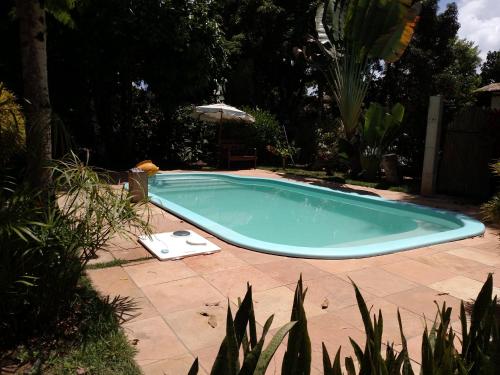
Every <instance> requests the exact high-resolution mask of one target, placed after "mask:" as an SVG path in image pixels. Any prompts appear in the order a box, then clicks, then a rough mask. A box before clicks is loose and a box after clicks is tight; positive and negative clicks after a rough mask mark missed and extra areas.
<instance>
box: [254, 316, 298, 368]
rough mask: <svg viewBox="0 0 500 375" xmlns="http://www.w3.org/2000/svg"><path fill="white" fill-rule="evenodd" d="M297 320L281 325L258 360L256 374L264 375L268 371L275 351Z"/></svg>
mask: <svg viewBox="0 0 500 375" xmlns="http://www.w3.org/2000/svg"><path fill="white" fill-rule="evenodd" d="M295 323H296V322H288V323H287V324H285V325H284V326H283V327H281V328H280V329H279V330H278V332H276V334H275V335H274V336H273V338H272V339H271V342H270V343H269V345H267V347H266V349H265V350H264V351H263V352H262V354H261V355H260V357H259V360H258V362H257V366H256V368H255V371H254V373H253V374H254V375H264V374H265V373H266V370H267V367H268V366H269V362H271V359H272V358H273V355H274V353H275V352H276V350H277V349H278V347H279V346H280V344H281V342H282V341H283V339H284V338H285V336H286V335H287V334H288V332H289V331H290V330H291V329H292V327H293V326H294V325H295Z"/></svg>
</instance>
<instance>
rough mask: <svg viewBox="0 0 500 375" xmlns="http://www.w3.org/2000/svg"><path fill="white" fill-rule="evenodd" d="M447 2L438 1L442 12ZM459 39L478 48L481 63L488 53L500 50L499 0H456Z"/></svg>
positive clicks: (445, 0) (444, 0) (443, 0)
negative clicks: (474, 44)
mask: <svg viewBox="0 0 500 375" xmlns="http://www.w3.org/2000/svg"><path fill="white" fill-rule="evenodd" d="M451 2H452V1H449V0H440V1H439V6H440V9H441V10H443V9H445V7H446V4H447V3H451ZM455 3H457V6H458V22H460V30H459V31H458V34H459V36H460V38H466V39H468V40H472V41H474V42H475V43H476V45H478V46H479V50H480V51H481V53H480V56H481V58H482V59H483V61H484V60H485V59H486V53H487V52H488V51H497V50H500V0H456V1H455Z"/></svg>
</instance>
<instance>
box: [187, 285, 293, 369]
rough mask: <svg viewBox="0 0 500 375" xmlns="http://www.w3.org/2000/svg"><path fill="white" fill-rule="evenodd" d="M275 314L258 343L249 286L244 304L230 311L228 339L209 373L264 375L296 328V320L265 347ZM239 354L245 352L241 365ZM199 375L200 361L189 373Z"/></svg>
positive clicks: (196, 361)
mask: <svg viewBox="0 0 500 375" xmlns="http://www.w3.org/2000/svg"><path fill="white" fill-rule="evenodd" d="M273 318H274V315H272V316H270V317H269V318H268V319H267V321H266V323H265V324H264V328H263V331H262V335H261V337H260V339H258V340H257V326H256V323H255V313H254V308H253V300H252V287H251V286H250V285H249V286H248V289H247V293H246V295H245V298H244V299H243V301H240V303H239V307H238V311H237V312H236V315H235V316H234V319H233V315H232V313H231V308H230V307H229V303H228V309H227V320H226V336H225V338H224V340H223V341H222V344H221V346H220V348H219V352H218V354H217V357H216V359H215V362H214V364H213V367H212V371H211V372H210V374H212V375H237V374H238V375H251V374H254V375H264V374H265V372H266V369H267V367H268V366H269V362H270V361H271V359H272V357H273V355H274V353H275V352H276V350H277V349H278V347H279V345H280V344H281V342H282V341H283V339H284V338H285V336H286V335H287V334H288V332H289V331H290V330H291V329H292V328H293V327H294V325H295V323H296V322H294V321H292V322H290V323H287V324H285V325H284V326H282V327H281V328H280V329H279V330H278V331H277V332H276V334H275V335H274V336H273V337H272V338H271V340H270V341H269V343H268V344H267V346H266V348H265V349H264V342H265V340H266V336H267V334H268V332H269V329H270V328H271V324H272V322H273ZM240 351H241V352H242V353H243V363H242V364H241V365H240V362H239V358H240ZM197 373H198V359H196V360H195V362H194V363H193V365H192V367H191V369H190V371H189V374H193V375H194V374H197Z"/></svg>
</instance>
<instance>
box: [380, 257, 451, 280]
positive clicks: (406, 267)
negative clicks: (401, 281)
mask: <svg viewBox="0 0 500 375" xmlns="http://www.w3.org/2000/svg"><path fill="white" fill-rule="evenodd" d="M382 268H383V269H385V270H386V271H389V272H390V273H393V274H395V275H399V276H401V277H403V278H405V279H407V280H410V281H413V282H415V283H419V284H422V285H427V284H429V283H432V282H436V281H441V280H444V279H447V278H449V277H452V276H455V275H454V274H453V273H452V272H449V271H447V270H446V269H445V268H436V267H432V266H429V265H428V264H425V263H422V262H418V261H416V260H412V259H408V260H405V261H403V262H398V263H392V264H386V265H383V266H382Z"/></svg>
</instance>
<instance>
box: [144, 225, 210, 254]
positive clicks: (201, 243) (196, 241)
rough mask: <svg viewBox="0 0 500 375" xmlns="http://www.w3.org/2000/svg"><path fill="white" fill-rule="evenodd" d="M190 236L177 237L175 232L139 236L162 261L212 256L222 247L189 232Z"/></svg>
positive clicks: (147, 247) (146, 246)
mask: <svg viewBox="0 0 500 375" xmlns="http://www.w3.org/2000/svg"><path fill="white" fill-rule="evenodd" d="M187 232H189V235H188V236H175V235H174V232H165V233H156V234H152V235H151V237H149V236H139V242H140V243H141V244H142V245H144V247H145V248H146V249H148V250H149V252H150V253H152V254H153V255H154V256H156V257H157V258H158V259H160V260H174V259H182V258H185V257H189V256H192V255H200V254H212V253H215V252H217V251H220V247H218V246H217V245H215V244H213V243H212V242H210V241H208V240H207V239H206V238H203V237H202V236H200V235H199V234H198V233H195V232H193V231H191V230H188V231H187Z"/></svg>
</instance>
